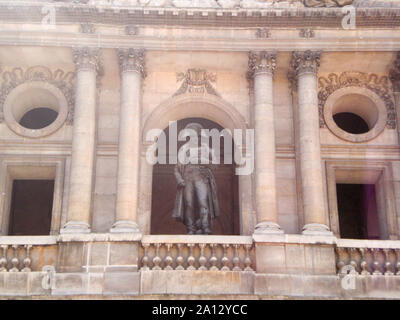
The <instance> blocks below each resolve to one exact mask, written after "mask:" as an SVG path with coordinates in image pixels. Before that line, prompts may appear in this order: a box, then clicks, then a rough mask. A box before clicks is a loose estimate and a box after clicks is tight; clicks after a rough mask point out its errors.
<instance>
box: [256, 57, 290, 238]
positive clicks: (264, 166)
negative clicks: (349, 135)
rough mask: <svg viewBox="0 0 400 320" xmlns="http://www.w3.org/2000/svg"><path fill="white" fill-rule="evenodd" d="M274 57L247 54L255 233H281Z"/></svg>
mask: <svg viewBox="0 0 400 320" xmlns="http://www.w3.org/2000/svg"><path fill="white" fill-rule="evenodd" d="M275 62H276V55H275V54H274V53H268V52H261V53H250V56H249V69H250V72H249V75H250V76H252V77H253V79H254V136H255V146H254V147H255V148H254V149H255V184H256V212H257V225H256V228H255V233H257V234H267V233H283V231H282V229H281V228H280V227H279V224H278V209H277V199H276V176H275V127H274V98H273V96H274V90H273V76H274V70H275V65H276V63H275Z"/></svg>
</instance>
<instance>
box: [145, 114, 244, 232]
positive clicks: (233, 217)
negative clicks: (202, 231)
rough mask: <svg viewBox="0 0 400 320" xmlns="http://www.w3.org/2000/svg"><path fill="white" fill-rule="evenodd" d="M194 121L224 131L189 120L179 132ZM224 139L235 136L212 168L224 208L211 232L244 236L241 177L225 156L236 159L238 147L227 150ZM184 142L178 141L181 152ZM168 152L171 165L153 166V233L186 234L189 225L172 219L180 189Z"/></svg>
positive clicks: (182, 122) (211, 126) (179, 125)
mask: <svg viewBox="0 0 400 320" xmlns="http://www.w3.org/2000/svg"><path fill="white" fill-rule="evenodd" d="M192 122H195V123H199V124H201V125H202V126H203V128H204V129H209V130H212V129H217V130H218V131H219V132H221V131H222V130H223V129H224V128H222V127H221V126H220V125H219V124H217V123H215V122H213V121H211V120H207V119H204V118H186V119H182V120H179V121H178V122H177V132H178V133H179V132H180V131H181V130H182V129H184V128H185V126H186V125H187V124H189V123H192ZM168 129H169V128H166V129H165V130H164V133H165V136H166V142H167V146H168V145H169V143H170V136H169V134H168ZM224 139H230V140H232V137H226V138H223V139H221V141H220V142H221V143H220V155H221V158H220V162H221V163H220V164H218V165H211V166H210V168H211V171H212V172H213V175H214V177H215V181H216V184H217V190H218V201H219V207H220V216H219V217H217V218H216V219H215V220H213V221H211V231H212V234H214V235H238V234H240V225H239V205H238V203H239V201H238V176H237V175H235V165H234V163H232V164H225V163H224V155H225V156H227V157H231V159H232V155H233V148H234V147H233V144H232V143H230V144H231V146H232V148H231V150H226V149H225V146H224V141H223V140H224ZM184 143H185V142H184V141H177V146H178V150H179V148H180V147H181V146H182V145H183V144H184ZM209 147H210V148H212V147H214V146H212V143H211V139H210V140H209ZM168 153H169V152H168V149H167V150H166V159H167V164H155V165H154V166H153V184H152V207H151V234H186V233H187V230H186V227H185V225H184V224H183V223H181V222H179V221H176V220H175V219H173V218H172V212H173V209H174V203H175V198H176V193H177V188H178V187H177V183H176V179H175V175H174V168H175V165H174V164H170V163H169V162H168V159H169V154H168Z"/></svg>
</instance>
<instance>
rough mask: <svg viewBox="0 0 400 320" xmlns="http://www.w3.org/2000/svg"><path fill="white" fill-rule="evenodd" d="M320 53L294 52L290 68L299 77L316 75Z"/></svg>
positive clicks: (308, 51) (309, 51)
mask: <svg viewBox="0 0 400 320" xmlns="http://www.w3.org/2000/svg"><path fill="white" fill-rule="evenodd" d="M320 57H321V51H311V50H307V51H294V52H293V53H292V60H291V62H290V66H291V67H292V68H293V70H294V71H295V72H296V75H297V76H299V75H301V74H304V73H314V74H317V72H318V68H319V65H320Z"/></svg>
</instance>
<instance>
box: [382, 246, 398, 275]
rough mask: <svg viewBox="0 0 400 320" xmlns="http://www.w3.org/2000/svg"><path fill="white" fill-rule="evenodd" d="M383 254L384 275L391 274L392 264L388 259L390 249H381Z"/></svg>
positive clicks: (392, 272)
mask: <svg viewBox="0 0 400 320" xmlns="http://www.w3.org/2000/svg"><path fill="white" fill-rule="evenodd" d="M383 252H384V256H385V269H386V271H385V276H393V275H394V272H395V270H394V265H393V263H392V262H391V261H390V252H391V249H383Z"/></svg>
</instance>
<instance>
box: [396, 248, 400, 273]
mask: <svg viewBox="0 0 400 320" xmlns="http://www.w3.org/2000/svg"><path fill="white" fill-rule="evenodd" d="M395 252H396V258H397V263H396V268H397V273H396V275H398V276H400V250H399V249H397V250H396V251H395Z"/></svg>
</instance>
